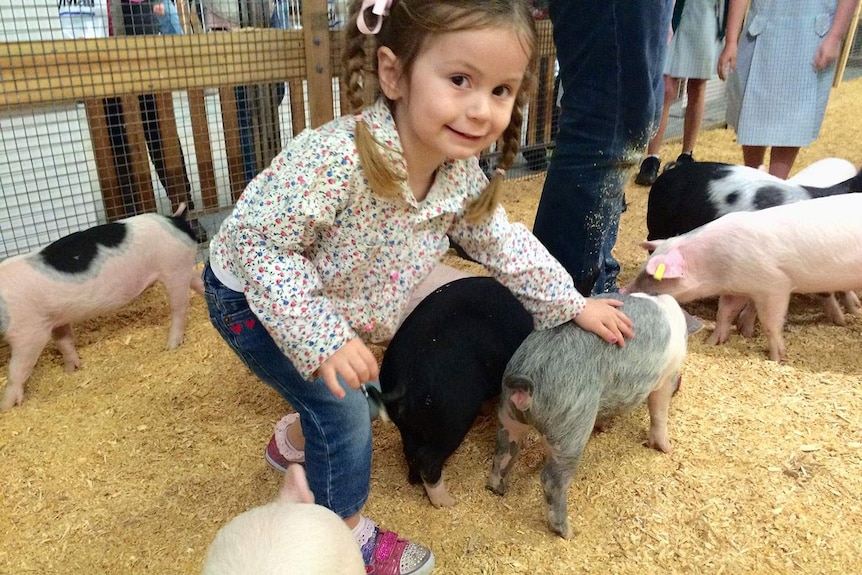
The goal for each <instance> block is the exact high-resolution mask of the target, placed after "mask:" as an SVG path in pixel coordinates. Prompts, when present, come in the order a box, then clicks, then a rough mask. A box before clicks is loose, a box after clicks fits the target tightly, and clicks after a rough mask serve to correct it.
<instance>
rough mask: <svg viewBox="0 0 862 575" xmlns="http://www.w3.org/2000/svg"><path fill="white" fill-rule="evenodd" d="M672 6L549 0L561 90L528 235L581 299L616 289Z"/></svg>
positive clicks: (657, 103) (666, 2)
mask: <svg viewBox="0 0 862 575" xmlns="http://www.w3.org/2000/svg"><path fill="white" fill-rule="evenodd" d="M671 5H672V2H671V1H670V0H652V1H649V2H645V1H638V0H606V1H603V2H580V1H576V0H551V2H550V16H551V21H552V24H553V28H554V42H555V44H556V47H557V59H558V61H559V63H560V77H561V80H562V85H563V96H562V102H561V114H560V122H559V132H558V134H557V145H556V148H555V150H554V155H553V157H552V159H551V163H550V166H549V168H548V173H547V176H546V178H545V186H544V189H543V191H542V197H541V200H540V202H539V207H538V210H537V213H536V221H535V225H534V229H533V231H534V233H535V234H536V236H537V237H538V238H539V240H541V241H542V243H544V244H545V246H546V247H547V248H548V250H549V251H550V252H551V254H552V255H553V256H554V257H556V258H557V259H558V260H559V261H560V262H561V263H562V264H563V266H564V267H565V268H566V269H567V270H568V271H569V273H570V274H571V275H572V277H573V279H574V281H575V285H576V287H577V288H578V290H579V291H581V293H583V294H589V293H590V292H591V291H592V289H593V286H594V285H596V284H597V280H598V285H596V287H597V288H600V289H605V288H607V287H611V286H613V285H615V283H616V273H617V272H618V270H619V264H618V263H616V260H615V259H614V258H613V256H612V254H611V249H612V247H613V242H614V241H615V240H616V232H617V228H618V226H619V217H620V213H621V211H622V204H623V187H624V184H625V181H626V179H627V177H628V175H629V174H630V172H631V170H632V168H633V167H634V166H635V165H636V164H637V162H638V160H639V159H640V156H641V154H642V152H643V150H644V148H645V147H646V145H647V142H648V141H649V139H650V137H651V136H652V132H653V130H654V128H655V125H656V124H657V123H658V121H659V118H660V114H661V109H662V106H661V103H662V102H663V92H664V78H663V76H664V75H663V73H662V69H663V66H664V57H665V52H666V48H667V31H668V29H669V27H670V14H671Z"/></svg>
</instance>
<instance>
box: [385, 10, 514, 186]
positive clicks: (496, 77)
mask: <svg viewBox="0 0 862 575" xmlns="http://www.w3.org/2000/svg"><path fill="white" fill-rule="evenodd" d="M529 61H530V54H529V53H528V52H527V51H526V50H525V48H524V43H523V42H522V39H521V38H520V37H519V36H518V34H517V33H516V32H515V31H514V30H513V29H511V28H508V27H493V28H481V29H476V30H465V31H459V32H450V33H446V34H439V35H437V36H434V37H433V38H430V39H429V41H428V43H427V45H426V46H424V47H423V49H422V51H421V53H420V54H419V56H418V57H417V58H416V60H415V62H414V64H413V69H412V70H411V73H410V77H409V78H406V77H404V76H403V74H402V73H401V67H400V64H399V62H398V60H397V58H396V57H395V56H394V54H392V52H391V51H390V50H389V49H388V48H380V50H379V51H378V70H379V72H380V85H381V89H382V90H383V92H384V94H385V95H386V96H387V97H388V98H389V99H390V100H392V101H393V102H394V116H395V123H396V125H397V127H398V135H399V137H400V139H401V145H402V147H403V149H404V156H405V159H406V161H407V167H408V171H409V172H410V173H411V176H412V175H413V173H414V171H415V170H418V171H420V172H425V173H429V174H430V173H433V171H434V170H435V169H436V168H437V166H439V165H440V164H441V163H442V162H443V161H445V160H446V159H448V158H451V159H461V160H463V159H467V158H469V157H471V156H475V155H477V154H478V153H479V152H481V151H482V150H484V149H486V148H488V147H489V146H490V145H491V144H492V143H494V142H495V141H497V140H498V139H499V138H500V136H501V135H502V133H503V131H504V130H505V129H506V127H507V126H508V125H509V123H510V121H511V117H512V107H513V106H514V105H515V101H516V97H517V95H518V91H519V90H520V89H521V84H522V82H523V80H524V74H525V73H526V70H527V66H528V64H529ZM429 170H430V171H429Z"/></svg>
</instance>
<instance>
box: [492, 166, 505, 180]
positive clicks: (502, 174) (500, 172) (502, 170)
mask: <svg viewBox="0 0 862 575" xmlns="http://www.w3.org/2000/svg"><path fill="white" fill-rule="evenodd" d="M494 171H495V172H497V173H498V174H500V177H501V178H502V177H503V176H505V175H506V170H504V169H503V168H497V169H496V170H494Z"/></svg>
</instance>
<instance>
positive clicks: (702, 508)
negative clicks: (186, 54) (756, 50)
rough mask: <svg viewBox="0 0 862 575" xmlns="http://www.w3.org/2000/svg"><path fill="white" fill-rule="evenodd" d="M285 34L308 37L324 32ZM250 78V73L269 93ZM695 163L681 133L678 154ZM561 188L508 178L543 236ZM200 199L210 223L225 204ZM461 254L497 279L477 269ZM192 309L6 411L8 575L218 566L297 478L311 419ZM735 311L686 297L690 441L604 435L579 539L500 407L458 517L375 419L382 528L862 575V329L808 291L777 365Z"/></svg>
mask: <svg viewBox="0 0 862 575" xmlns="http://www.w3.org/2000/svg"><path fill="white" fill-rule="evenodd" d="M0 5H2V1H0ZM51 5H52V6H55V4H54V3H51ZM46 6H47V3H46ZM308 13H309V12H306V14H308ZM4 21H5V20H4ZM323 26H324V27H325V26H326V22H325V20H324V24H323ZM267 33H269V31H266V32H246V34H250V35H255V34H261V36H248V38H252V37H254V38H257V39H260V38H263V37H264V36H266V34H267ZM282 34H287V35H288V36H287V37H288V38H290V39H291V41H292V40H294V39H296V38H299V37H300V36H301V35H302V34H303V32H302V31H300V32H282ZM290 34H294V35H296V34H298V35H300V36H290ZM279 38H281V37H279ZM271 39H273V41H276V42H282V41H284V42H286V41H285V40H279V39H275V37H274V36H273V37H272V38H271ZM170 40H171V41H172V42H173V41H175V42H173V43H174V44H176V47H175V48H176V49H177V52H178V53H179V48H178V47H180V46H185V44H184V42H186V41H188V42H198V40H196V39H193V38H191V39H186V38H177V39H170ZM209 41H210V42H216V43H218V42H222V43H223V42H224V40H222V39H221V38H218V39H216V40H211V39H210V40H209ZM96 42H99V41H98V40H96ZM201 42H203V41H201ZM129 46H131V44H129ZM196 46H198V48H199V49H201V50H204V51H205V52H206V50H213V52H211V53H210V52H207V54H217V53H218V52H217V49H216V48H213V47H211V46H207V45H205V44H204V43H199V44H196ZM279 46H280V47H283V45H282V44H279ZM238 49H242V48H241V47H240V48H238ZM313 67H314V65H313V64H312V68H311V69H313ZM280 70H281V71H282V72H284V73H286V74H292V73H293V72H292V71H291V69H289V66H287V65H285V67H283V68H280ZM248 73H249V74H250V76H249V78H247V81H260V80H262V79H269V78H262V77H260V76H254V73H255V72H254V71H253V70H252V71H250V72H248ZM244 80H245V79H244ZM4 81H6V80H5V78H4ZM191 81H192V82H193V83H194V82H197V83H196V84H195V85H194V86H192V87H191V88H190V90H192V91H193V90H200V91H201V93H200V97H201V98H202V99H201V101H204V100H203V98H204V97H210V98H212V96H204V94H203V91H204V89H205V86H206V85H207V82H209V81H212V80H211V79H209V78H192V80H191ZM4 87H5V86H4ZM165 87H166V88H170V89H178V88H176V87H175V86H165ZM91 88H92V87H91ZM92 89H93V90H95V88H92ZM218 91H219V97H218V100H219V102H220V104H221V110H222V113H223V116H224V117H226V118H227V117H229V116H234V117H235V115H236V108H235V106H236V104H235V103H233V104H231V102H230V100H231V96H232V95H235V94H236V92H235V91H234V90H233V89H230V90H224V89H223V88H222V87H219V88H218ZM3 94H4V98H6V100H4V101H5V102H8V101H9V100H8V98H9V97H10V96H9V92H3ZM90 95H91V96H98V97H103V96H105V95H106V94H105V93H104V92H99V91H98V90H95V91H94V93H93V94H90ZM193 96H194V94H192V92H189V97H190V98H192V97H193ZM222 99H226V100H229V101H228V102H227V103H225V102H223V101H222ZM163 104H165V103H164V102H163ZM207 105H208V106H209V105H211V104H207ZM225 105H226V106H227V108H225V107H224V106H225ZM231 106H234V107H233V108H232V107H231ZM224 110H228V112H229V113H225V112H224ZM860 111H862V79H849V80H845V81H844V82H843V83H842V84H841V85H840V86H838V87H837V88H836V89H834V90H833V93H832V96H831V100H830V103H829V107H828V109H827V114H826V119H825V121H824V126H823V131H822V134H821V137H820V138H819V139H818V140H817V142H815V143H814V144H813V145H812V146H810V147H809V148H806V149H803V150H802V152H801V153H800V156H799V159H798V161H797V164H796V166H795V170H794V171H798V170H799V169H801V168H803V167H805V166H807V165H809V164H811V163H812V162H814V161H816V160H818V159H821V158H826V157H839V158H845V159H848V160H850V161H851V162H853V163H854V164H856V165H857V166H858V165H860V163H862V143H860V138H859V134H860V133H862V118H861V117H860V116H862V114H860ZM130 121H132V122H133V120H130ZM312 122H313V119H312ZM96 129H98V126H96ZM223 137H224V142H225V150H226V151H225V157H226V158H227V160H228V162H227V163H228V164H230V165H233V166H234V167H235V168H236V169H235V170H234V171H233V172H231V173H232V174H233V175H232V176H230V178H228V180H227V183H226V185H225V186H220V185H219V186H214V187H212V188H211V189H212V190H215V189H216V188H218V189H219V195H218V197H217V199H212V198H215V197H216V196H212V197H211V200H210V201H211V202H212V205H216V206H217V205H221V204H224V203H225V202H228V203H229V202H230V198H231V195H230V193H231V192H230V189H231V184H230V182H234V181H239V179H241V175H238V173H239V172H241V169H240V168H239V167H238V166H241V165H242V154H241V147H239V148H237V147H236V146H237V145H238V144H239V140H237V141H236V142H234V143H231V136H230V134H224V136H223ZM141 141H142V140H141ZM141 141H139V144H140V143H141ZM528 143H529V142H528ZM231 146H234V148H233V149H235V150H240V151H239V152H236V151H234V152H230V150H231V149H232V148H231ZM190 147H191V148H192V149H194V145H191V146H190ZM678 151H679V143H678V142H677V141H669V142H667V143H666V144H665V146H664V148H663V150H662V152H663V153H662V155H663V157H666V158H670V157H675V156H676V154H677V153H678ZM236 154H239V155H236ZM96 155H97V153H96ZM696 157H697V158H698V159H700V160H711V161H723V162H729V163H741V161H742V156H741V151H740V149H739V146H737V145H736V143H735V140H734V135H733V132H732V131H730V130H726V129H713V130H709V131H706V132H704V133H702V135H701V139H700V142H699V144H698V146H697V149H696ZM231 158H233V159H231ZM36 160H37V162H38V158H37V159H36ZM237 162H239V163H237ZM190 163H191V162H190ZM197 165H204V166H205V165H206V164H200V163H198V164H197ZM94 169H95V170H97V171H98V169H99V167H98V166H96V167H95V168H94ZM100 173H101V172H100ZM200 174H202V175H194V174H193V175H192V177H193V178H200V179H199V180H197V181H200V182H201V188H199V189H197V188H196V190H197V191H196V193H199V194H202V195H203V194H204V193H205V190H206V189H209V188H207V187H206V185H205V182H206V181H207V177H209V176H206V170H205V169H204V170H202V171H201V172H200ZM156 177H157V176H156V175H155V174H154V175H153V176H152V179H154V180H155V179H156ZM234 178H239V179H236V180H235V179H234ZM210 181H211V183H213V184H216V183H217V182H216V178H215V177H213V179H212V180H210ZM104 183H105V185H107V184H109V183H110V182H107V181H106V182H104ZM542 184H543V176H542V175H541V174H535V175H532V176H528V177H523V178H519V179H513V180H510V181H508V182H507V184H506V190H505V197H504V200H503V201H504V205H505V206H506V208H507V210H508V212H509V215H510V217H511V219H513V220H516V221H521V222H523V223H524V224H526V225H527V226H530V225H532V222H533V217H534V215H535V210H536V206H537V203H538V199H539V195H540V193H541V189H542ZM103 187H104V186H103ZM222 187H227V188H228V192H227V195H226V196H225V197H224V198H222V197H221V188H222ZM647 191H648V190H647V188H643V187H638V186H635V185H634V184H629V185H628V187H627V189H626V197H627V201H628V210H627V211H626V212H625V213H624V214H623V218H622V222H621V228H620V237H619V241H618V244H617V247H616V254H617V257H618V258H619V260H620V262H621V264H622V274H621V280H622V281H627V280H629V279H631V278H632V277H633V275H634V273H635V271H636V270H637V268H638V267H639V265H640V264H641V263H642V262H643V261H644V255H645V254H644V252H643V251H642V250H641V249H640V248H639V247H638V242H640V241H641V240H642V239H643V238H645V237H646V226H645V213H646V200H647ZM197 199H198V200H199V202H198V204H199V205H198V213H199V214H200V215H201V217H202V218H203V217H206V215H207V213H208V212H207V205H208V204H207V200H206V199H205V198H203V197H200V196H198V197H197ZM100 201H101V200H100ZM105 207H106V209H107V208H108V207H109V206H108V203H107V202H105ZM99 211H101V208H99ZM88 213H89V212H88ZM93 213H95V208H94V209H93ZM93 223H95V222H93ZM52 229H54V228H52ZM6 242H7V239H6V236H4V244H5V243H6ZM25 243H26V242H25ZM22 245H23V244H22ZM27 246H29V243H28V244H27ZM16 247H18V244H16ZM447 263H449V264H450V265H454V266H456V267H461V268H463V269H466V270H468V271H473V272H476V273H482V270H481V269H478V268H477V266H475V265H472V264H467V263H465V262H464V261H463V260H460V259H458V258H457V257H455V256H454V255H452V256H450V257H449V258H447ZM824 273H829V270H824ZM190 297H191V307H190V317H189V325H188V328H187V330H186V335H185V342H184V343H183V345H182V346H180V347H179V348H178V349H176V350H174V351H165V350H164V345H165V339H166V336H167V329H168V323H169V310H168V305H167V301H166V298H165V292H164V290H163V289H162V288H161V287H159V286H156V287H154V288H152V289H150V290H148V291H147V292H146V293H145V294H144V295H142V296H141V297H140V298H138V299H137V300H135V301H134V302H133V303H132V304H130V305H128V306H126V307H125V308H123V309H121V310H120V311H118V312H116V313H113V314H110V315H107V316H103V317H100V318H97V319H93V320H90V321H87V322H83V323H81V324H78V325H76V326H74V329H75V333H76V340H77V345H78V351H79V353H80V355H81V359H82V362H83V368H82V369H81V370H79V371H77V372H75V373H71V374H69V373H65V372H64V371H63V362H62V359H61V357H60V354H59V352H58V351H57V350H56V349H54V348H53V347H52V346H49V347H48V348H47V349H46V350H45V352H43V354H42V356H41V357H40V360H39V362H38V364H37V366H36V369H35V371H34V373H33V375H32V376H31V378H30V380H29V381H28V384H27V387H26V390H25V399H24V404H23V405H22V406H21V407H17V408H14V409H12V410H10V411H8V412H4V413H2V414H0V508H2V512H0V573H3V574H6V573H8V574H15V575H17V574H23V573H40V574H55V573H56V574H71V573H75V574H78V573H80V574H90V573H123V574H125V573H144V572H157V573H196V572H199V571H200V568H201V565H202V562H203V558H204V555H205V553H206V549H207V547H208V545H209V544H210V542H211V541H212V538H213V536H214V535H215V533H216V531H217V530H218V529H219V528H220V527H221V526H222V525H223V524H225V523H226V522H227V521H228V520H229V519H230V518H231V517H233V516H235V515H237V514H238V513H240V512H242V511H244V510H246V509H248V508H250V507H253V506H256V505H260V504H263V503H265V502H267V501H269V500H271V499H272V498H273V497H274V496H275V493H276V492H277V490H278V486H279V484H280V481H281V475H280V474H279V473H277V472H275V471H273V470H272V469H271V468H269V467H268V465H267V464H266V463H265V461H264V458H263V450H264V446H265V445H266V442H267V441H268V439H269V436H270V434H271V433H272V428H273V425H274V424H275V422H276V421H278V419H279V418H280V417H281V416H282V415H284V413H285V412H286V411H287V410H289V407H288V406H287V405H286V404H285V403H284V402H283V400H282V399H281V398H280V397H279V396H278V395H277V394H276V393H275V392H274V391H272V390H271V389H269V388H268V387H266V386H265V385H263V384H262V383H260V382H259V381H258V380H257V379H256V378H255V377H254V376H253V375H251V374H250V372H249V371H248V370H247V369H246V368H245V367H244V366H243V365H242V364H241V363H240V361H239V360H238V359H237V358H236V357H235V356H234V354H233V353H232V352H231V351H230V350H229V349H228V347H227V346H226V345H225V344H224V343H223V342H222V340H221V339H220V338H219V336H218V334H217V333H216V332H215V330H214V329H213V328H212V327H211V325H210V323H209V320H208V317H207V312H206V306H205V305H204V302H203V299H202V298H201V297H199V296H197V295H192V294H191V293H190ZM715 305H716V302H715V301H714V300H707V301H702V302H697V303H694V304H690V305H686V306H685V307H686V309H687V310H688V311H689V312H691V313H693V314H695V315H697V316H698V317H700V318H701V319H703V320H704V322H705V323H706V325H707V329H706V330H703V331H702V332H700V333H698V334H696V335H694V336H693V337H692V338H691V340H690V347H689V354H688V358H687V360H686V362H685V365H684V367H683V374H682V377H683V380H682V389H681V392H680V393H678V394H677V395H676V396H675V398H674V400H673V402H672V405H671V412H670V429H669V432H670V438H671V441H672V442H673V444H674V451H673V452H672V453H670V454H661V453H659V452H657V451H653V450H650V449H648V448H645V447H643V445H642V443H643V442H644V440H645V438H646V431H647V428H648V417H647V413H646V408H640V409H638V410H636V411H634V412H633V413H631V414H629V415H628V416H625V417H622V418H621V419H619V420H617V421H616V422H615V424H614V425H613V426H612V427H611V428H610V429H609V430H608V431H606V432H604V433H601V434H596V435H594V436H593V437H592V438H591V440H590V442H589V443H588V445H587V448H586V451H585V454H584V458H583V460H582V462H581V465H580V468H579V469H578V472H577V474H576V475H575V479H574V482H573V485H572V487H571V489H570V491H569V496H568V502H569V514H570V518H571V521H572V525H573V527H574V529H575V536H574V538H573V539H571V540H568V541H565V540H562V539H560V538H558V537H556V536H554V535H553V534H551V533H550V531H549V530H548V529H547V525H546V520H545V512H544V500H543V497H542V493H541V487H540V485H539V479H538V473H539V470H540V469H541V466H542V451H541V443H540V441H539V440H538V438H537V436H535V435H531V436H530V439H529V440H528V442H527V444H526V445H525V446H524V449H523V451H522V455H521V459H520V460H519V462H518V464H517V466H516V468H515V470H514V471H513V474H512V477H511V487H510V490H509V493H508V494H507V495H506V496H505V497H502V498H501V497H498V496H496V495H493V494H492V493H490V492H489V491H487V490H486V489H485V480H486V478H487V475H488V473H489V471H490V466H491V457H492V454H493V449H494V431H495V428H494V425H495V422H494V418H493V417H492V416H481V417H480V418H479V419H478V421H477V422H476V424H475V425H474V427H473V429H472V430H471V432H470V433H469V435H468V436H467V438H466V440H465V441H464V443H463V445H462V446H461V447H460V449H459V450H458V451H457V452H456V453H455V454H454V455H453V456H452V457H451V458H450V460H449V461H448V463H447V465H446V467H445V469H444V476H445V477H446V481H447V484H448V487H449V489H450V491H451V493H452V495H453V496H454V497H455V498H456V500H457V503H456V505H455V506H454V507H452V508H447V509H436V508H433V507H432V506H431V505H430V504H429V503H428V501H427V498H426V496H425V493H424V491H423V490H422V489H421V487H417V486H411V485H409V484H408V483H407V480H406V465H405V463H404V461H403V456H402V453H401V440H400V436H399V434H398V431H397V430H396V429H395V428H394V427H392V426H389V425H387V424H385V423H383V422H381V421H376V422H375V423H374V424H373V433H374V455H373V457H374V459H373V468H372V487H371V497H370V500H369V503H368V507H367V509H366V510H365V512H366V514H367V515H368V516H370V517H372V518H374V519H375V520H377V521H378V522H379V523H380V524H381V525H382V526H384V527H386V528H391V529H394V530H396V531H398V532H399V533H400V534H402V535H404V536H406V537H409V538H414V539H416V540H417V541H419V542H421V543H423V544H426V545H428V546H429V547H431V549H432V550H433V551H434V553H435V555H436V557H437V565H438V566H437V569H436V570H435V573H441V574H453V575H454V574H457V575H461V574H465V575H466V574H471V575H473V574H475V575H492V574H509V573H529V574H560V573H631V574H639V575H641V574H644V573H647V574H649V573H668V572H669V573H786V574H790V573H858V572H860V571H862V538H860V533H862V386H860V381H862V359H860V356H859V341H860V337H862V320H860V318H857V317H848V325H847V326H845V327H838V326H834V325H830V324H828V323H827V322H826V321H825V320H824V317H823V315H822V312H821V309H820V306H819V304H818V302H817V300H816V298H813V297H806V296H797V297H795V298H794V299H793V300H792V302H791V308H790V312H789V315H788V322H787V326H786V329H785V336H786V341H787V352H788V358H787V360H786V361H785V362H783V363H781V364H777V363H774V362H770V361H768V360H767V359H766V353H765V339H764V338H763V337H762V335H761V334H759V333H758V334H757V335H756V337H754V338H753V339H751V340H746V339H743V338H742V337H740V336H738V335H737V334H735V333H734V334H732V336H731V338H730V341H729V342H728V344H726V345H723V346H717V347H713V346H707V345H705V340H706V338H707V336H708V334H709V329H710V328H711V326H712V323H711V322H712V320H713V319H714V314H715ZM376 351H377V352H378V355H379V351H380V350H376ZM8 362H9V348H8V346H6V345H5V344H0V370H2V373H0V384H5V382H6V371H5V370H6V367H7V365H8ZM288 552H289V551H288Z"/></svg>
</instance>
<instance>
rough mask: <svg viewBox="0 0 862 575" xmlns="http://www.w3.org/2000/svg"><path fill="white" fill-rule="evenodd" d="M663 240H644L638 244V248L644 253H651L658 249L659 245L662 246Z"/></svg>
mask: <svg viewBox="0 0 862 575" xmlns="http://www.w3.org/2000/svg"><path fill="white" fill-rule="evenodd" d="M664 242H665V241H664V240H646V241H643V242H641V243H640V246H641V247H642V248H643V249H645V250H646V251H648V252H650V253H652V252H654V251H656V250H657V249H658V247H659V246H660V245H662V244H663V243H664Z"/></svg>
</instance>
